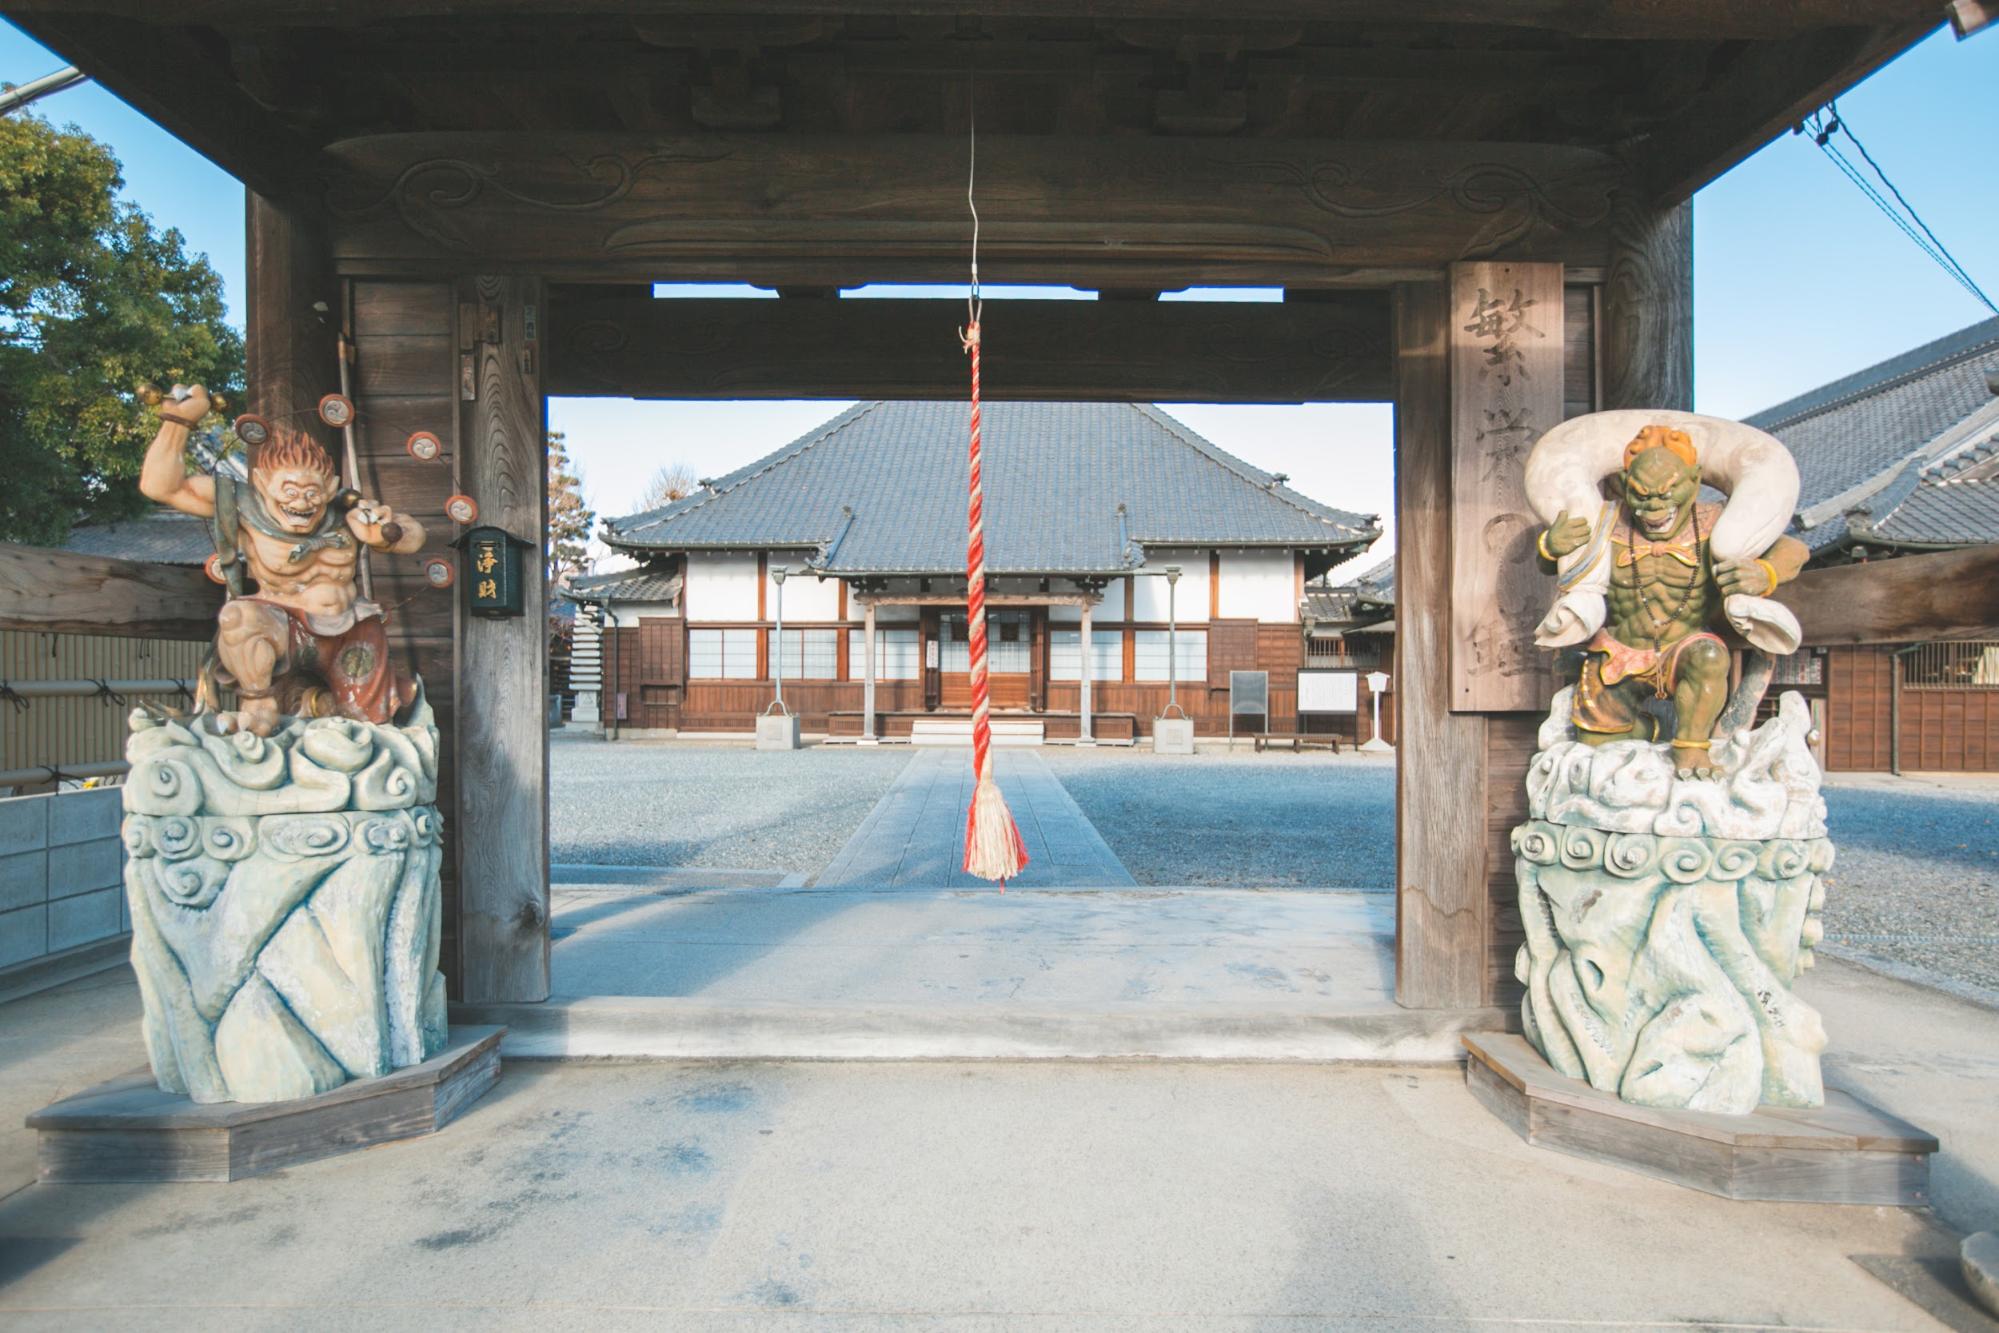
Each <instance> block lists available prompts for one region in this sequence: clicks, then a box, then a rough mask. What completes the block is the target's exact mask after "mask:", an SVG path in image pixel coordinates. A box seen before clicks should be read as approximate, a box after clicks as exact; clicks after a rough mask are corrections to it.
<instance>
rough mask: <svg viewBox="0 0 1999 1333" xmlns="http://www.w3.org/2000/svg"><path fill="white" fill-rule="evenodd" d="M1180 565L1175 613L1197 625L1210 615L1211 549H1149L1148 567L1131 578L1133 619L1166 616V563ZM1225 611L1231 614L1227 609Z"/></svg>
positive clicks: (1182, 622) (1181, 618)
mask: <svg viewBox="0 0 1999 1333" xmlns="http://www.w3.org/2000/svg"><path fill="white" fill-rule="evenodd" d="M1168 565H1178V566H1180V589H1179V592H1178V593H1177V594H1176V596H1175V607H1176V614H1177V616H1178V618H1179V621H1180V623H1181V624H1183V625H1198V624H1204V623H1206V621H1207V619H1208V553H1207V552H1206V551H1193V550H1157V551H1155V550H1147V551H1146V553H1145V568H1144V569H1142V570H1140V571H1139V575H1138V577H1137V578H1136V579H1134V580H1132V589H1131V600H1132V611H1131V618H1132V619H1133V620H1158V621H1164V620H1165V619H1166V601H1167V597H1166V579H1165V578H1164V572H1165V569H1166V566H1168ZM1222 614H1223V615H1227V614H1229V612H1228V611H1227V610H1226V609H1224V610H1223V612H1222Z"/></svg>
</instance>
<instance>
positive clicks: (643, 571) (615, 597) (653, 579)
mask: <svg viewBox="0 0 1999 1333" xmlns="http://www.w3.org/2000/svg"><path fill="white" fill-rule="evenodd" d="M557 591H559V592H560V593H561V594H562V595H563V596H564V597H567V598H568V599H569V600H570V601H572V602H591V603H600V602H677V601H679V600H680V575H678V574H669V573H666V572H665V571H663V570H659V569H654V568H649V567H646V566H641V567H640V568H638V569H614V570H612V571H610V572H609V573H607V574H583V575H579V576H578V577H576V578H573V579H571V580H570V581H569V582H568V583H567V584H565V585H564V586H563V587H561V588H560V589H558V590H557Z"/></svg>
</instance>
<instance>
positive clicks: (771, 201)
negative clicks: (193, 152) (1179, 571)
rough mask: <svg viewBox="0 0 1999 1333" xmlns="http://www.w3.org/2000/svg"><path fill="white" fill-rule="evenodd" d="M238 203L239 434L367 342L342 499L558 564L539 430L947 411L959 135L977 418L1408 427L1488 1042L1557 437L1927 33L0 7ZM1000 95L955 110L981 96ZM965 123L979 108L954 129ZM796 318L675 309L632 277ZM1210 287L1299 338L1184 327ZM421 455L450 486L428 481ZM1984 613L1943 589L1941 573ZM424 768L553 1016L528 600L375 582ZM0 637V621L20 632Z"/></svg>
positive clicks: (1444, 802) (1449, 880)
mask: <svg viewBox="0 0 1999 1333" xmlns="http://www.w3.org/2000/svg"><path fill="white" fill-rule="evenodd" d="M10 8H11V9H12V11H13V12H14V16H15V17H16V18H17V20H18V21H20V22H21V23H23V25H24V26H26V27H27V28H28V30H29V31H30V32H32V33H33V34H34V35H35V36H37V37H38V38H39V39H40V40H42V41H44V42H46V43H47V44H48V45H50V46H51V47H53V48H54V49H56V50H58V51H60V52H62V53H63V54H65V55H67V56H69V57H70V58H72V59H74V60H76V61H77V62H78V63H79V64H80V65H82V66H83V68H84V69H85V70H86V71H87V72H89V73H91V74H92V75H94V76H95V77H97V78H99V79H100V80H101V81H103V82H104V83H105V84H106V85H107V86H109V87H110V88H111V89H112V90H113V91H115V92H117V93H119V94H120V95H121V96H124V97H125V98H126V99H127V100H129V101H131V102H132V103H133V104H134V105H136V106H138V107H139V108H140V109H141V110H143V111H145V112H146V113H148V114H149V115H152V116H153V117H154V118H155V119H157V120H159V121H160V122H161V123H162V124H163V125H165V126H166V127H167V128H168V129H169V130H171V131H172V132H174V133H176V134H178V135H179V136H180V137H181V138H183V139H184V140H186V141H187V142H188V143H190V144H191V145H193V146H194V147H196V148H197V149H199V150H200V151H202V152H204V153H206V154H207V155H209V156H210V157H212V158H213V159H214V160H216V161H217V162H219V163H221V164H222V165H223V166H224V167H226V168H227V169H229V170H230V171H232V172H233V173H235V174H236V175H238V176H239V177H241V178H242V179H243V180H245V181H246V182H247V183H248V184H249V186H250V187H251V190H252V195H251V200H250V205H249V221H248V226H249V264H250V286H249V293H248V305H249V330H248V333H249V345H250V350H251V393H250V397H251V406H252V407H253V408H254V409H255V410H258V411H260V412H263V413H265V414H267V415H273V416H279V415H287V414H291V413H295V412H300V411H303V410H305V409H308V408H310V407H311V405H312V404H313V403H315V402H316V401H317V399H318V397H319V396H320V395H321V394H322V393H324V392H326V391H327V389H328V388H329V387H331V386H332V384H333V383H334V382H335V364H336V363H335V356H336V350H335V349H336V344H337V341H338V340H339V339H341V337H342V336H343V335H344V336H345V337H346V340H347V342H348V345H349V346H350V347H351V349H352V358H353V373H354V377H355V388H356V398H357V400H358V403H359V406H360V411H361V423H362V429H361V441H362V452H363V455H364V459H363V463H362V471H363V474H364V476H363V478H362V486H363V488H364V489H365V490H367V491H369V492H371V493H375V494H379V495H380V496H382V498H384V499H386V500H387V501H388V502H389V503H390V504H392V505H394V506H396V507H397V508H399V509H407V510H408V511H410V512H412V513H414V514H416V515H417V516H418V517H419V518H420V519H422V520H423V521H424V523H425V525H426V527H427V528H430V529H431V530H432V531H433V532H435V533H436V534H437V536H436V537H435V538H434V539H433V542H434V544H436V545H437V546H439V547H442V546H443V544H444V543H446V542H448V541H449V539H450V537H451V535H452V525H451V524H450V522H449V521H448V520H447V519H446V518H445V516H444V513H443V508H442V504H443V500H444V498H445V497H446V496H447V495H449V494H451V493H453V492H460V493H464V494H467V495H470V496H472V497H473V498H474V499H475V500H476V501H477V502H478V505H479V507H480V521H481V522H485V523H496V524H499V525H500V526H503V527H505V528H507V529H508V530H509V531H511V532H513V533H515V534H516V535H518V536H522V537H525V538H527V539H529V540H533V539H534V538H535V537H536V535H537V534H538V533H539V531H540V529H541V527H542V525H543V521H544V512H545V506H546V497H545V480H544V479H545V475H546V469H545V460H544V454H543V448H544V443H543V437H544V401H545V398H546V396H548V395H550V394H617V395H633V396H657V397H689V398H754V397H808V396H838V397H853V398H867V397H952V398H955V397H958V396H960V395H961V394H962V393H963V391H964V373H965V372H964V366H963V361H962V357H961V356H960V354H959V351H958V348H957V345H956V341H955V339H954V337H953V336H952V334H953V327H954V325H955V324H956V323H957V322H958V312H957V311H956V310H954V309H953V308H952V307H951V306H950V305H949V304H948V303H943V302H934V301H901V302H898V301H866V302H860V301H840V300H837V299H833V298H835V297H836V296H837V294H838V290H839V289H840V288H841V287H846V286H853V285H856V284H860V283H866V282H881V281H900V282H947V281H948V282H955V281H960V280H962V278H963V276H964V273H965V265H966V258H967V249H966V248H967V243H968V241H969V225H968V221H967V217H966V214H965V171H966V165H967V164H966V130H967V125H966V118H965V111H966V108H967V106H968V104H969V101H970V98H971V97H972V96H976V97H977V102H978V108H979V113H978V123H979V126H980V138H979V158H978V160H979V180H980V201H981V205H982V211H983V214H984V220H985V228H984V233H983V247H984V248H983V250H982V260H983V269H984V277H985V279H986V281H987V282H988V283H994V282H1037V283H1061V284H1072V285H1075V286H1080V287H1091V288H1096V289H1098V290H1099V292H1100V294H1101V296H1102V298H1103V299H1101V300H1100V301H1098V302H1097V303H1095V304H1089V305H1084V304H1069V303H1059V302H1014V301H1009V302H1006V303H1004V304H996V305H995V306H994V308H993V310H992V311H991V312H990V315H989V318H988V321H987V324H988V358H987V360H988V381H989V382H988V394H989V396H992V397H996V398H997V397H1006V396H1013V397H1040V398H1063V399H1071V398H1075V399H1090V398H1098V399H1128V400H1140V401H1149V400H1153V399H1159V398H1166V399H1177V400H1192V401H1222V402H1227V401H1238V402H1301V401H1381V400H1388V401H1392V402H1393V403H1394V405H1395V416H1396V427H1395V440H1396V454H1397V473H1398V481H1397V491H1398V494H1397V517H1398V525H1397V526H1398V556H1399V561H1400V564H1399V570H1398V590H1397V591H1398V605H1397V617H1396V618H1397V622H1398V627H1399V633H1398V635H1397V649H1398V651H1397V662H1396V664H1395V672H1394V674H1395V679H1396V688H1395V691H1394V697H1395V700H1396V706H1397V713H1398V715H1397V725H1396V734H1397V737H1398V741H1399V751H1400V765H1399V779H1398V802H1397V809H1398V827H1397V834H1396V839H1397V847H1396V851H1397V862H1398V912H1397V943H1396V951H1397V996H1398V998H1399V999H1400V1000H1401V1002H1402V1003H1403V1004H1405V1005H1408V1006H1412V1007H1420V1008H1449V1009H1471V1008H1480V1007H1485V1006H1492V1005H1506V1004H1510V1003H1511V1001H1512V999H1513V998H1514V996H1513V991H1512V986H1513V982H1512V957H1513V951H1514V947H1515V945H1516V944H1517V942H1518V938H1519V923H1518V921H1517V919H1516V914H1515V911H1514V907H1513V899H1514V889H1513V881H1512V869H1511V859H1510V855H1509V853H1508V850H1507V843H1506V835H1507V830H1508V829H1509V828H1510V827H1511V825H1512V824H1513V823H1514V822H1515V821H1516V820H1517V819H1518V818H1519V817H1520V816H1521V814H1522V812H1523V807H1524V800H1525V798H1524V792H1523V790H1522V784H1521V779H1522V776H1523V774H1524V772H1525V768H1526V764H1527V762H1528V759H1529V756H1530V755H1531V752H1532V749H1533V744H1534V733H1535V728H1536V725H1537V723H1538V720H1539V718H1540V716H1541V713H1542V711H1543V709H1544V708H1545V701H1546V698H1547V693H1548V690H1549V688H1550V680H1549V675H1548V669H1549V668H1548V665H1547V663H1546V661H1545V658H1544V655H1542V654H1540V653H1538V652H1537V651H1535V650H1534V649H1532V647H1531V643H1530V642H1529V637H1530V632H1531V627H1532V624H1533V623H1534V620H1535V619H1536V617H1537V614H1538V609H1539V605H1540V603H1541V602H1542V601H1543V600H1544V599H1545V596H1546V587H1545V584H1544V583H1543V582H1542V576H1541V575H1539V574H1538V572H1537V571H1536V569H1535V567H1534V564H1533V560H1532V540H1533V524H1532V520H1531V519H1530V517H1529V516H1528V511H1527V507H1526V504H1525V499H1524V496H1523V495H1522V493H1521V489H1520V476H1519V474H1520V468H1521V464H1522V461H1523V459H1524V456H1525V451H1526V449H1527V447H1529V446H1530V445H1531V444H1532V442H1533V440H1534V438H1535V437H1536V436H1537V435H1538V433H1539V432H1540V431H1541V430H1544V429H1546V428H1547V427H1548V426H1550V425H1552V424H1554V423H1555V422H1557V421H1559V420H1560V419H1562V417H1563V416H1565V415H1572V414H1574V413H1576V412H1580V411H1587V410H1591V409H1593V408H1615V407H1666V408H1686V407H1691V405H1692V402H1691V399H1692V300H1691V287H1692V243H1693V237H1692V225H1691V206H1690V204H1689V203H1688V199H1689V196H1690V195H1691V193H1692V192H1693V190H1694V189H1696V188H1697V187H1698V186H1699V185H1701V184H1703V183H1705V182H1706V181H1708V180H1710V179H1712V178H1713V177H1714V176H1716V175H1718V174H1719V173H1720V172H1722V171H1725V170H1726V169H1727V168H1729V167H1730V166H1732V165H1734V164H1735V163H1736V162H1737V161H1739V160H1741V158H1742V157H1744V156H1746V155H1747V154H1748V153H1749V152H1751V151H1753V150H1754V149H1755V148H1756V147H1758V146H1760V145H1761V144H1762V143H1764V142H1767V141H1768V140H1769V139H1770V138H1771V137H1773V136H1774V135H1776V134H1778V133H1781V132H1783V131H1784V130H1785V129H1786V128H1787V127H1788V126H1789V125H1790V124H1791V123H1793V122H1794V121H1795V120H1797V119H1798V117H1799V116H1801V115H1802V114H1803V113H1805V112H1807V111H1809V110H1811V109H1812V108H1813V107H1815V106H1816V105H1818V104H1819V103H1820V102H1821V101H1823V100H1824V99H1825V98H1826V97H1828V96H1830V95H1833V94H1836V93H1837V92H1838V91H1840V90H1841V89H1843V88H1845V87H1847V86H1850V85H1851V84H1852V83H1853V82H1855V81H1856V80H1858V79H1859V78H1861V77H1862V76H1864V75H1865V74H1866V73H1867V72H1869V71H1870V70H1871V69H1873V68H1874V67H1875V66H1877V65H1878V64H1879V63H1881V62H1882V61H1884V60H1886V59H1887V58H1889V57H1890V56H1892V55H1893V54H1895V53H1897V52H1898V51H1900V50H1902V49H1904V48H1905V47H1906V46H1907V45H1909V44H1910V43H1911V42H1913V41H1914V40H1916V39H1917V38H1918V37H1920V36H1921V35H1922V34H1923V33H1924V32H1926V31H1927V30H1928V29H1929V28H1931V27H1932V26H1934V24H1935V23H1936V22H1937V20H1938V18H1939V11H1938V10H1937V8H1936V7H1935V6H1934V5H1932V4H1931V3H1929V2H1928V0H1772V3H1766V4H1758V5H1742V4H1737V3H1733V0H1604V3H1599V4H1590V5H1574V4H1561V3H1548V0H1492V2H1491V3H1487V4H1482V5H1465V4H1459V3H1454V2H1453V0H1394V2H1393V3H1391V2H1389V0H1334V2H1333V3H1329V4H1320V3H1307V2H1306V0H1246V3H1240V4H1237V5H1235V6H1232V7H1231V8H1230V12H1229V14H1228V16H1227V17H1226V18H1221V19H1217V18H1214V17H1211V11H1210V9H1209V7H1206V6H1201V5H1197V4H1195V3H1193V0H1114V3H1111V4H1088V5H1085V4H1080V3H1073V2H1069V3H1065V0H990V3H987V4H984V5H980V6H974V7H972V8H973V10H974V12H970V13H960V12H959V9H960V7H959V6H956V5H945V4H938V3H931V2H930V0H867V2H866V3H863V4H860V5H858V6H857V5H853V4H849V3H838V4H836V3H834V2H833V0H765V2H764V3H760V4H757V5H753V6H747V7H738V8H737V10H736V12H732V13H730V14H728V15H726V16H721V15H714V14H708V13H704V12H703V10H702V6H701V5H699V4H698V3H693V0H648V2H644V3H640V2H637V0H632V2H629V3H628V2H626V0H606V2H605V3H604V4H601V5H598V6H595V7H594V8H593V9H592V11H591V12H590V13H588V14H587V15H576V14H570V13H567V12H566V11H563V12H558V11H557V9H556V7H555V6H552V5H548V6H541V7H540V8H541V10H546V11H547V12H540V11H538V9H537V6H536V5H535V4H534V3H531V0H448V2H447V0H417V2H416V3H408V2H403V0H399V2H397V3H391V2H390V0H347V2H346V3H343V4H340V5H337V6H333V5H327V4H324V3H320V2H319V0H257V2H255V3H252V0H206V3H203V4H201V5H197V6H190V7H186V8H185V9H184V11H183V15H182V16H181V17H175V18H172V19H171V20H170V21H168V22H160V21H159V18H160V11H158V10H156V9H155V7H154V6H152V5H150V4H144V3H140V0H13V3H12V4H11V6H10ZM974 70H976V74H974V73H973V71H974ZM973 90H976V91H975V92H974V91H973ZM660 280H665V281H677V282H688V281H742V282H752V283H756V284H759V285H763V286H767V287H773V288H775V289H776V290H777V291H778V293H779V294H780V297H781V299H779V300H775V301H758V302H749V301H684V300H674V301H655V300H652V299H650V298H651V284H652V283H653V282H654V281H660ZM1188 285H1224V286H1226V285H1259V286H1281V287H1283V288H1284V289H1285V300H1284V301H1283V302H1281V303H1273V304H1235V305H1229V304H1174V303H1169V304H1163V305H1162V304H1159V303H1158V302H1157V301H1156V297H1157V295H1158V293H1159V292H1160V291H1161V290H1170V289H1175V288H1180V287H1185V286H1188ZM416 429H428V430H432V431H435V432H437V433H438V434H439V435H440V436H442V437H443V439H444V441H445V445H446V452H445V457H444V459H443V460H442V464H441V465H440V464H439V463H419V462H416V461H415V460H413V459H411V458H410V457H409V456H408V455H407V454H406V453H405V452H404V449H403V442H404V439H405V437H406V436H407V435H408V434H409V432H411V431H412V430H416ZM1939 561H1942V562H1949V561H1957V562H1958V563H1957V564H1956V565H1951V566H1949V567H1950V568H1951V569H1954V570H1957V571H1959V572H1960V573H1961V574H1963V575H1964V577H1962V578H1960V579H1959V580H1958V581H1957V582H1956V583H1954V584H1940V583H1938V582H1937V581H1936V580H1935V579H1934V578H1932V577H1927V576H1926V574H1925V568H1926V567H1927V569H1928V570H1930V571H1934V570H1935V569H1938V568H1941V567H1942V566H1940V565H1938V564H1937V563H1936V562H1939ZM378 568H379V569H380V571H381V572H379V573H378V574H377V594H378V599H379V600H381V601H383V602H384V603H385V604H387V605H390V606H392V607H394V608H396V611H395V619H396V634H397V636H398V642H399V644H400V647H401V649H402V651H404V652H405V653H406V654H407V655H408V657H409V658H410V660H412V661H413V662H414V663H415V664H416V666H417V667H418V668H419V669H420V670H421V671H422V673H423V674H424V676H425V678H426V679H427V681H428V682H429V684H430V691H431V696H430V697H431V699H432V702H433V703H434V704H435V705H436V707H437V709H438V717H439V722H440V725H441V727H442V728H443V730H444V732H445V736H446V742H445V754H446V755H447V756H448V757H449V758H448V760H447V763H446V766H445V780H444V783H443V786H442V789H441V791H440V803H441V804H443V805H444V808H445V809H446V811H447V826H448V836H449V841H450V844H451V846H452V847H453V848H454V849H455V856H454V858H453V859H452V861H451V862H450V863H449V865H450V869H449V872H448V883H447V888H446V892H447V900H446V901H447V909H446V910H447V925H446V928H447V931H448V932H449V934H450V936H451V938H450V940H449V941H448V942H447V950H446V967H447V970H449V971H450V972H451V974H452V983H453V986H454V988H455V993H456V994H458V995H460V996H462V997H463V998H466V999H469V1000H475V1001H506V1000H523V1001H535V1000H541V999H544V998H546V997H547V995H548V993H549V931H548V911H549V909H548V901H549V899H548V877H547V862H548V800H547V784H548V736H547V732H546V730H545V729H544V725H543V710H542V694H543V690H544V688H545V685H544V681H545V672H546V655H547V642H546V637H545V635H544V633H543V618H542V603H541V596H542V594H541V593H540V591H539V590H538V589H537V590H534V591H532V592H531V594H530V598H529V606H528V614H527V615H526V616H525V617H524V618H521V619H517V620H475V619H472V618H469V617H467V616H466V615H464V614H463V612H462V610H461V609H460V605H461V604H460V598H459V596H458V595H457V594H455V593H445V592H438V591H435V590H432V589H429V588H428V587H427V586H425V584H424V582H423V580H422V578H421V577H420V575H419V574H418V572H417V570H416V569H415V568H414V562H407V561H384V562H378ZM1795 589H1796V590H1795V592H1793V593H1792V594H1791V600H1793V601H1794V603H1797V604H1800V605H1801V606H1804V607H1805V614H1806V616H1807V617H1808V618H1807V620H1806V623H1807V625H1808V626H1810V627H1811V628H1812V630H1813V631H1814V637H1815V638H1817V639H1818V641H1821V642H1858V641H1884V640H1887V639H1890V638H1892V637H1894V636H1896V635H1901V634H1906V633H1907V631H1908V630H1909V628H1910V627H1911V626H1915V627H1919V630H1920V632H1921V633H1927V634H1937V633H1945V632H1950V630H1951V629H1956V630H1957V631H1958V632H1964V631H1965V630H1967V629H1970V630H1974V631H1976V630H1982V629H1985V628H1988V626H1986V625H1985V624H1984V622H1985V621H1987V620H1989V619H1990V618H1991V616H1992V614H1993V613H1992V610H1991V608H1992V606H1993V605H1994V604H1995V600H1999V599H1995V598H1994V596H1993V594H1994V591H1995V589H1999V574H1995V572H1994V561H1993V560H1992V558H1991V555H1990V553H1989V552H1985V553H1970V558H1966V557H1963V556H1943V557H1920V558H1906V559H1903V560H1898V561H1894V562H1890V563H1888V564H1884V565H1876V566H1869V567H1856V568H1853V569H1847V570H1837V571H1827V572H1825V573H1823V574H1815V575H1811V576H1808V577H1807V578H1806V579H1804V580H1801V581H1800V583H1799V584H1797V585H1795ZM0 619H4V617H0Z"/></svg>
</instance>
